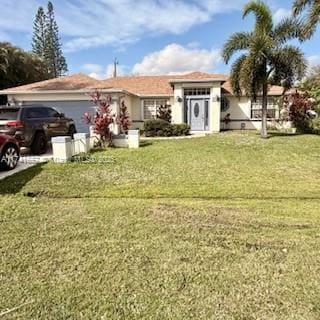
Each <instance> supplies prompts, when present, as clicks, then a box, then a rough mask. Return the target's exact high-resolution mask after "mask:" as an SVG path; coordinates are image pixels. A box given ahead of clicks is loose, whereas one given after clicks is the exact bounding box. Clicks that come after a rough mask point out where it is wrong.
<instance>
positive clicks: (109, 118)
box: [83, 90, 115, 146]
mask: <svg viewBox="0 0 320 320" xmlns="http://www.w3.org/2000/svg"><path fill="white" fill-rule="evenodd" d="M90 97H91V101H92V102H93V103H94V105H95V106H96V112H95V115H94V116H93V115H91V114H90V113H89V112H86V113H85V114H84V115H83V121H84V122H85V123H86V124H91V125H93V130H94V132H95V133H96V134H99V136H100V139H101V145H102V146H112V132H111V130H110V125H111V124H113V123H114V117H115V115H114V114H113V113H112V110H111V97H110V96H108V97H106V96H104V95H103V94H101V92H99V91H98V90H95V91H94V92H92V93H91V94H90Z"/></svg>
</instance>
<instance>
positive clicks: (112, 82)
mask: <svg viewBox="0 0 320 320" xmlns="http://www.w3.org/2000/svg"><path fill="white" fill-rule="evenodd" d="M183 81H185V82H192V81H195V82H196V81H220V82H221V83H222V91H223V93H225V94H231V95H233V94H234V93H233V90H232V87H231V83H230V81H229V77H228V76H227V75H224V74H212V73H205V72H199V71H196V72H191V73H187V74H178V75H162V76H124V77H120V76H119V77H116V78H109V79H105V80H97V79H94V78H92V77H89V76H87V75H84V74H81V73H78V74H74V75H71V76H63V77H59V78H55V79H50V80H45V81H40V82H35V83H32V84H28V85H23V86H19V87H14V88H10V89H5V90H3V91H2V93H4V94H9V93H10V94H14V93H26V92H27V93H36V92H44V91H53V92H54V91H89V90H94V89H100V90H102V89H104V90H109V91H112V90H114V91H116V90H117V91H119V90H123V91H125V92H128V93H132V94H134V95H138V96H151V95H155V96H172V95H173V88H172V85H171V83H176V82H183ZM282 92H283V88H282V87H280V86H272V87H271V88H270V91H269V94H270V95H281V94H282Z"/></svg>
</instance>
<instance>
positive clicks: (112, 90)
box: [0, 88, 135, 95]
mask: <svg viewBox="0 0 320 320" xmlns="http://www.w3.org/2000/svg"><path fill="white" fill-rule="evenodd" d="M93 90H99V91H100V92H102V93H125V94H128V95H135V94H134V93H132V92H129V91H127V90H124V89H117V88H110V89H99V88H98V89H97V88H88V89H80V90H26V91H23V90H21V91H18V90H10V89H7V90H6V89H5V90H1V91H0V94H5V95H19V94H26V95H32V94H70V93H72V94H77V93H79V94H88V93H90V92H92V91H93Z"/></svg>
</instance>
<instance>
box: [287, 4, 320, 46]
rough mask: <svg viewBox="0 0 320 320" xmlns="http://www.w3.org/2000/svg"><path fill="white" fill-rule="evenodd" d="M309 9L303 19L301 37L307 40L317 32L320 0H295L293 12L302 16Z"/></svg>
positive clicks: (319, 18) (319, 17)
mask: <svg viewBox="0 0 320 320" xmlns="http://www.w3.org/2000/svg"><path fill="white" fill-rule="evenodd" d="M306 9H307V15H306V17H305V18H304V19H303V24H302V27H301V28H300V39H301V40H307V39H310V38H311V36H312V35H313V34H314V33H315V32H316V29H317V26H318V24H319V21H320V1H319V0H295V1H294V3H293V14H294V16H295V17H298V16H300V15H301V14H302V13H303V12H304V11H305V10H306Z"/></svg>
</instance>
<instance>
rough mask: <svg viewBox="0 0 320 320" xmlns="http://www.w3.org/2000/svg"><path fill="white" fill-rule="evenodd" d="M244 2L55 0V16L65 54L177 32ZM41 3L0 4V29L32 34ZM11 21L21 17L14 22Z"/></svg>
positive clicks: (34, 0)
mask: <svg viewBox="0 0 320 320" xmlns="http://www.w3.org/2000/svg"><path fill="white" fill-rule="evenodd" d="M244 2H245V0H234V1H224V0H166V1H163V0H161V1H160V0H136V1H132V0H90V1H87V0H65V1H55V2H54V6H55V13H56V17H57V21H58V24H59V27H60V32H61V34H62V35H63V36H64V39H65V41H64V42H65V50H67V51H77V50H82V49H87V48H92V47H100V46H103V45H111V46H114V47H115V48H118V47H120V48H121V47H123V46H124V45H127V44H128V43H133V42H136V41H138V40H139V39H140V38H141V37H143V36H155V35H159V34H181V33H184V32H186V31H188V30H189V29H190V28H192V27H193V26H196V25H199V24H203V23H206V22H208V21H210V20H211V19H212V17H213V16H214V15H215V14H217V13H222V12H226V11H229V10H234V9H236V10H238V9H239V8H240V7H241V6H242V4H243V3H244ZM39 5H43V6H46V1H44V0H28V1H25V0H15V1H12V0H1V11H0V29H1V30H4V31H10V32H11V31H13V32H17V31H19V32H24V33H28V34H30V33H31V32H32V22H33V19H34V16H35V14H36V10H37V7H38V6H39ZM13 17H19V18H18V19H15V21H14V23H13V22H12V19H13Z"/></svg>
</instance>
